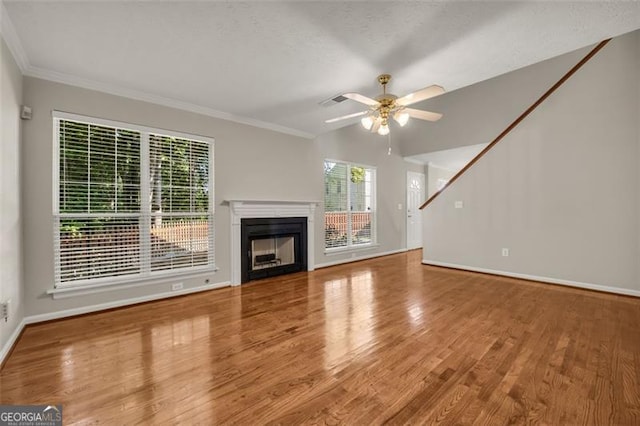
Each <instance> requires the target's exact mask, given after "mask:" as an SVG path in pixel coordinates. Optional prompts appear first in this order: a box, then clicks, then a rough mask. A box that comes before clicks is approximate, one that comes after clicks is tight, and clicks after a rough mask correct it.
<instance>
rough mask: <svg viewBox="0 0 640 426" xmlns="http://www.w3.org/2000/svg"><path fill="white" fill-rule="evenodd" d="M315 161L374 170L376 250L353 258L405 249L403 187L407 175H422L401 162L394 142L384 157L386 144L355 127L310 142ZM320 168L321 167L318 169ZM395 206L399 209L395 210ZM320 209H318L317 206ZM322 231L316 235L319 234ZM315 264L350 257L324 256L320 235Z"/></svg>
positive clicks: (318, 188) (320, 187) (319, 185)
mask: <svg viewBox="0 0 640 426" xmlns="http://www.w3.org/2000/svg"><path fill="white" fill-rule="evenodd" d="M314 147H315V153H314V156H315V157H316V158H317V159H319V160H320V159H324V158H329V159H334V160H343V161H349V162H354V163H359V164H365V165H368V166H374V167H376V182H377V184H376V221H377V229H378V238H377V242H378V244H379V246H378V247H376V248H371V249H366V250H362V251H359V252H358V253H357V254H356V256H367V255H370V254H374V253H380V252H383V253H384V252H389V251H394V250H398V249H402V248H405V247H406V214H405V211H406V210H405V208H404V207H405V203H406V186H407V183H406V182H407V171H408V170H411V171H416V172H420V173H423V172H424V167H423V166H422V165H420V164H414V163H409V162H407V161H404V160H403V159H402V157H400V155H399V148H398V146H397V145H396V143H395V142H392V145H391V155H388V140H387V138H386V137H382V136H380V135H378V134H372V133H369V132H367V131H365V130H364V129H363V128H362V127H361V126H360V125H359V124H356V125H352V126H348V127H344V128H342V129H339V130H336V131H333V132H330V133H326V134H324V135H321V136H319V137H318V138H316V140H315V142H314ZM320 167H322V165H320ZM321 178H322V175H320V179H319V180H318V181H317V182H316V184H315V189H314V190H315V193H316V194H317V195H316V196H315V197H314V199H319V200H322V199H323V198H322V197H323V190H324V186H323V181H322V179H321ZM398 204H401V205H402V209H398ZM321 207H322V206H321ZM321 231H322V228H321V227H320V230H319V231H318V232H321ZM316 235H318V236H319V237H320V238H317V239H316V248H315V251H316V263H318V264H327V263H329V264H330V263H334V262H340V261H343V260H347V259H350V258H351V257H352V253H330V254H325V253H324V245H323V244H324V240H323V238H324V234H323V233H320V234H316Z"/></svg>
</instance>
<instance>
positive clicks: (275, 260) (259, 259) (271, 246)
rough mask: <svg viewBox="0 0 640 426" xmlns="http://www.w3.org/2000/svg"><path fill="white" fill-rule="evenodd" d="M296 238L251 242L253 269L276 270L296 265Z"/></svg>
mask: <svg viewBox="0 0 640 426" xmlns="http://www.w3.org/2000/svg"><path fill="white" fill-rule="evenodd" d="M295 260H296V259H295V246H294V238H293V237H292V236H287V237H275V238H260V239H255V240H253V241H251V269H252V270H253V271H255V270H257V269H265V268H274V267H276V266H283V265H292V264H294V263H295Z"/></svg>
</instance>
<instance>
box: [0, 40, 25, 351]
mask: <svg viewBox="0 0 640 426" xmlns="http://www.w3.org/2000/svg"><path fill="white" fill-rule="evenodd" d="M21 104H22V75H21V74H20V70H19V69H18V66H17V65H16V63H15V61H14V60H13V56H12V55H11V52H10V51H9V49H8V47H7V45H6V44H5V42H4V40H3V39H2V37H0V120H1V121H0V129H2V130H1V132H2V133H1V135H2V139H1V141H0V188H1V189H0V301H6V300H11V305H10V308H9V309H10V310H9V321H7V322H4V321H3V320H0V352H2V350H3V348H5V344H6V343H7V342H8V340H9V337H10V336H11V334H12V333H13V332H14V331H15V330H16V328H17V327H18V325H19V324H20V322H21V321H22V318H23V316H24V312H23V291H22V276H21V270H22V258H21V247H22V235H21V218H20V105H21ZM5 349H8V348H5ZM1 359H2V355H0V360H1Z"/></svg>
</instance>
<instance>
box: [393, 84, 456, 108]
mask: <svg viewBox="0 0 640 426" xmlns="http://www.w3.org/2000/svg"><path fill="white" fill-rule="evenodd" d="M443 93H444V89H443V88H442V87H441V86H438V85H436V84H434V85H433V86H429V87H425V88H424V89H421V90H418V91H417V92H413V93H409V94H408V95H405V96H403V97H401V98H398V99H396V105H399V106H407V105H411V104H415V103H416V102H420V101H424V100H426V99H429V98H433V97H434V96H438V95H442V94H443Z"/></svg>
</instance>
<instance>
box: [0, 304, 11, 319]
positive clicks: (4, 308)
mask: <svg viewBox="0 0 640 426" xmlns="http://www.w3.org/2000/svg"><path fill="white" fill-rule="evenodd" d="M9 302H10V301H9V300H7V301H6V302H2V303H0V317H1V318H2V319H4V321H5V322H7V321H9Z"/></svg>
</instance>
